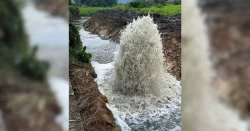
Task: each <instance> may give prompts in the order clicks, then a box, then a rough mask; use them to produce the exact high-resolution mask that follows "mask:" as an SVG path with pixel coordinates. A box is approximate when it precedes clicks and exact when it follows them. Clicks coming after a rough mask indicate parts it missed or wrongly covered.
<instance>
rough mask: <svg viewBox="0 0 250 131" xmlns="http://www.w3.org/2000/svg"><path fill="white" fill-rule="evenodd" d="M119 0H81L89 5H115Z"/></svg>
mask: <svg viewBox="0 0 250 131" xmlns="http://www.w3.org/2000/svg"><path fill="white" fill-rule="evenodd" d="M117 2H118V1H117V0H81V4H85V5H87V6H95V7H98V6H105V7H106V6H113V5H115V4H116V3H117Z"/></svg>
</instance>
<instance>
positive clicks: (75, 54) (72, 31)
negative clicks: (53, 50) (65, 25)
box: [69, 23, 92, 63]
mask: <svg viewBox="0 0 250 131" xmlns="http://www.w3.org/2000/svg"><path fill="white" fill-rule="evenodd" d="M69 49H70V50H69V51H70V58H76V59H77V60H79V61H81V62H84V63H90V61H91V58H92V55H91V54H90V53H87V52H86V46H85V47H82V41H81V39H80V34H79V32H78V29H77V28H76V27H75V26H74V24H72V23H70V25H69Z"/></svg>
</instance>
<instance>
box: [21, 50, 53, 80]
mask: <svg viewBox="0 0 250 131" xmlns="http://www.w3.org/2000/svg"><path fill="white" fill-rule="evenodd" d="M36 52H37V47H34V48H33V50H32V52H31V53H30V54H26V55H25V56H23V58H21V60H20V62H19V63H18V64H17V68H18V69H19V72H20V73H21V74H22V75H23V76H27V77H29V78H31V79H34V80H39V81H44V80H45V79H46V77H47V72H48V70H49V63H48V62H46V61H40V60H37V59H36V57H35V56H36Z"/></svg>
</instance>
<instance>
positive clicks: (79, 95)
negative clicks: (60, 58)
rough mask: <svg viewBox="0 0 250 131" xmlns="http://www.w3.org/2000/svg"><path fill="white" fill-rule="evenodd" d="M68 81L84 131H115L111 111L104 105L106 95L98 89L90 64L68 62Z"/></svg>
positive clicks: (115, 127) (106, 101)
mask: <svg viewBox="0 0 250 131" xmlns="http://www.w3.org/2000/svg"><path fill="white" fill-rule="evenodd" d="M69 69H70V71H69V76H70V81H71V84H72V89H73V92H74V96H75V100H76V104H77V107H78V110H79V112H80V116H81V118H82V123H83V128H84V131H117V130H118V128H117V126H116V124H115V122H114V118H113V115H112V112H111V111H110V110H109V109H108V108H107V107H106V103H108V100H107V97H105V96H103V95H102V94H101V93H100V91H99V90H98V87H97V84H96V82H95V80H94V79H95V78H96V77H97V75H96V73H95V71H94V69H93V68H92V66H91V64H86V63H80V62H77V63H75V64H70V68H69Z"/></svg>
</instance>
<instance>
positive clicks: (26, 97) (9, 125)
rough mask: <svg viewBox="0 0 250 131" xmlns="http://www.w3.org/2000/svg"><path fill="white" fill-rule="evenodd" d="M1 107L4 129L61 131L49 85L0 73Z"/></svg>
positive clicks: (57, 108)
mask: <svg viewBox="0 0 250 131" xmlns="http://www.w3.org/2000/svg"><path fill="white" fill-rule="evenodd" d="M0 110H1V112H2V114H3V116H2V119H3V121H4V126H5V128H6V130H7V131H61V130H62V129H61V127H60V126H59V125H58V124H57V123H56V121H55V118H56V116H57V115H58V114H59V113H60V112H61V108H60V107H59V105H58V103H57V101H56V99H55V97H54V95H53V93H52V92H51V90H50V88H49V86H48V84H46V83H43V82H36V81H31V80H29V79H27V78H25V77H21V76H17V75H10V74H7V73H3V72H1V73H0Z"/></svg>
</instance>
